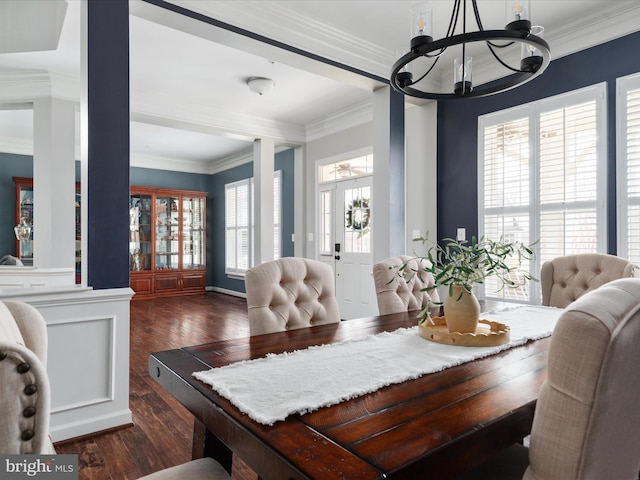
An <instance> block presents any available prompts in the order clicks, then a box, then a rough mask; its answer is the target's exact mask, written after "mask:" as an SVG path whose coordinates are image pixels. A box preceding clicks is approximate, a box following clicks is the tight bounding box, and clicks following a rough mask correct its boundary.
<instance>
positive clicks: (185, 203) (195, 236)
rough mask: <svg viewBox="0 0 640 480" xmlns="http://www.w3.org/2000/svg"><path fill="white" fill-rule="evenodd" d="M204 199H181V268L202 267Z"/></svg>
mask: <svg viewBox="0 0 640 480" xmlns="http://www.w3.org/2000/svg"><path fill="white" fill-rule="evenodd" d="M203 211H204V199H203V198H183V199H182V268H183V269H188V268H202V267H203V266H204V218H203Z"/></svg>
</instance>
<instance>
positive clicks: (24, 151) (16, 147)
mask: <svg viewBox="0 0 640 480" xmlns="http://www.w3.org/2000/svg"><path fill="white" fill-rule="evenodd" d="M0 152H3V153H12V154H15V155H29V156H33V141H32V140H31V139H30V138H29V139H26V138H16V137H0Z"/></svg>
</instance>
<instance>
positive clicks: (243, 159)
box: [207, 148, 253, 175]
mask: <svg viewBox="0 0 640 480" xmlns="http://www.w3.org/2000/svg"><path fill="white" fill-rule="evenodd" d="M251 162H253V148H252V149H250V150H248V151H245V152H240V153H237V154H235V155H231V156H229V157H227V158H223V159H222V160H217V161H214V162H210V163H209V169H208V171H207V173H208V174H209V175H214V174H216V173H220V172H224V171H225V170H229V169H231V168H235V167H239V166H240V165H244V164H245V163H251Z"/></svg>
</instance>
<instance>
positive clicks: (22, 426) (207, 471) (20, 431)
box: [0, 301, 231, 480]
mask: <svg viewBox="0 0 640 480" xmlns="http://www.w3.org/2000/svg"><path fill="white" fill-rule="evenodd" d="M47 346H48V340H47V326H46V323H45V320H44V318H42V315H41V314H40V312H38V310H37V309H36V308H34V307H33V306H31V305H28V304H26V303H22V302H10V301H6V302H0V386H1V387H0V454H5V455H15V454H55V453H56V452H55V449H54V447H53V444H52V443H51V440H50V438H49V418H50V405H51V398H50V390H49V378H48V376H47ZM230 478H231V477H230V476H229V474H228V473H227V472H226V471H225V470H224V468H222V466H221V465H220V464H219V463H217V462H216V461H215V460H213V459H211V458H202V459H199V460H194V461H192V462H187V463H185V464H183V465H178V466H176V467H172V468H167V469H166V470H162V471H160V472H156V473H153V474H151V475H147V476H146V477H144V479H145V480H168V479H176V480H205V479H209V480H211V479H214V480H216V479H217V480H222V479H230Z"/></svg>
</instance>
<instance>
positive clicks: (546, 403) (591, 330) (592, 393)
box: [462, 278, 640, 480]
mask: <svg viewBox="0 0 640 480" xmlns="http://www.w3.org/2000/svg"><path fill="white" fill-rule="evenodd" d="M638 345H640V279H637V278H625V279H619V280H614V281H612V282H609V283H607V284H606V285H604V286H602V287H600V288H598V289H596V290H593V291H590V292H588V293H587V294H585V295H584V296H582V297H580V298H579V299H578V300H576V301H575V302H573V303H572V304H571V305H569V306H568V307H567V308H566V310H565V311H564V313H563V314H562V315H561V316H560V319H559V320H558V323H557V325H556V328H555V330H554V332H553V335H552V337H551V346H550V348H549V359H548V377H547V380H546V381H545V383H544V384H543V386H542V389H541V391H540V396H539V398H538V402H537V404H536V411H535V415H534V420H533V428H532V431H531V444H530V448H529V450H528V452H527V449H525V447H522V446H514V447H512V448H510V449H508V450H506V452H505V453H503V454H501V455H498V456H497V457H496V458H495V459H493V460H491V461H490V462H488V463H486V464H485V465H483V466H482V467H480V468H479V469H477V470H476V471H473V472H471V473H470V474H469V475H466V476H464V477H462V478H464V479H475V480H482V479H491V480H500V479H520V478H524V480H590V479H593V480H600V479H609V478H610V479H614V478H615V479H616V480H623V479H636V478H638V471H640V428H638V425H640V408H638V398H640V368H638V365H640V348H638ZM527 461H528V462H529V464H528V466H527ZM523 472H524V476H523V475H522V474H523Z"/></svg>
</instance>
